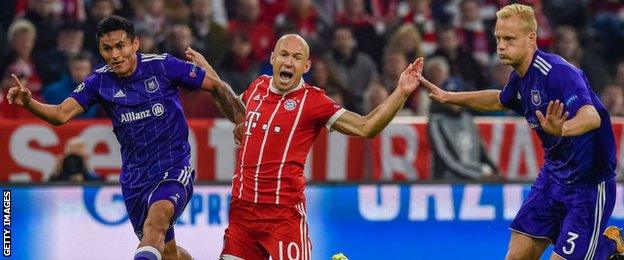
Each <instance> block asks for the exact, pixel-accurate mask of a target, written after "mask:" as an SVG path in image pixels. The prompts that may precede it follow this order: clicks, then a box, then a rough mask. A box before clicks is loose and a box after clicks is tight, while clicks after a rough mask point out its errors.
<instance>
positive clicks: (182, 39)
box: [163, 24, 206, 60]
mask: <svg viewBox="0 0 624 260" xmlns="http://www.w3.org/2000/svg"><path fill="white" fill-rule="evenodd" d="M188 47H192V48H193V49H195V50H196V51H198V52H200V53H205V52H206V50H204V49H202V48H201V47H200V46H197V45H196V44H195V41H194V39H193V34H192V33H191V28H189V26H188V25H186V24H175V25H173V26H171V30H170V31H169V37H168V38H167V41H165V46H164V48H163V49H165V50H167V52H169V54H171V55H173V56H174V57H176V58H178V59H181V60H185V59H186V56H185V54H184V52H185V51H186V48H188Z"/></svg>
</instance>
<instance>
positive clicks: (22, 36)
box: [0, 19, 41, 98]
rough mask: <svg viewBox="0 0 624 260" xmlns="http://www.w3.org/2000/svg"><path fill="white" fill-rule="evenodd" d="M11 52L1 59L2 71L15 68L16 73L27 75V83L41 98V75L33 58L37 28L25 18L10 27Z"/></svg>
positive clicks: (35, 94) (0, 68)
mask: <svg viewBox="0 0 624 260" xmlns="http://www.w3.org/2000/svg"><path fill="white" fill-rule="evenodd" d="M7 38H8V41H9V52H8V53H7V55H6V56H4V57H3V58H2V59H1V60H0V71H5V70H7V68H8V70H14V71H16V73H15V74H18V73H19V74H22V76H24V77H26V81H27V82H28V85H26V86H27V87H28V88H29V89H30V91H31V92H32V94H33V97H35V98H40V94H41V76H40V75H39V73H38V72H37V68H36V67H35V62H34V59H33V55H32V52H33V48H34V47H35V39H36V38H37V30H36V29H35V26H33V24H32V23H31V22H29V21H28V20H25V19H17V20H15V21H14V22H13V24H11V26H10V27H9V31H8V35H7Z"/></svg>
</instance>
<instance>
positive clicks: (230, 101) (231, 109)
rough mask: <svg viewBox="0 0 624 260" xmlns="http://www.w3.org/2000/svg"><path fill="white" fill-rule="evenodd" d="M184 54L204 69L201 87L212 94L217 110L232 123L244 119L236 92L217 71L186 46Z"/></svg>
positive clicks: (241, 105)
mask: <svg viewBox="0 0 624 260" xmlns="http://www.w3.org/2000/svg"><path fill="white" fill-rule="evenodd" d="M185 54H186V58H187V59H188V60H189V61H191V62H193V63H195V64H197V66H199V67H200V68H202V69H204V70H205V71H206V77H205V78H204V82H203V83H202V87H201V89H202V90H204V91H208V92H210V93H211V94H212V97H213V98H215V101H216V105H217V108H218V109H219V112H221V114H223V115H224V116H225V117H226V118H227V119H228V120H230V121H231V122H233V123H234V124H237V125H238V124H240V123H243V122H244V120H245V107H244V106H243V103H241V102H240V100H239V99H238V97H237V96H236V94H234V91H233V90H232V88H231V87H230V85H229V84H227V83H226V82H225V81H223V80H221V78H220V77H219V75H218V74H217V72H216V71H215V70H214V69H213V68H212V66H210V63H208V61H207V60H206V59H205V58H204V56H203V55H201V53H199V52H197V51H195V50H193V49H192V48H191V47H188V48H187V49H186V52H185Z"/></svg>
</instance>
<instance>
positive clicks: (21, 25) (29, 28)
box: [7, 19, 37, 42]
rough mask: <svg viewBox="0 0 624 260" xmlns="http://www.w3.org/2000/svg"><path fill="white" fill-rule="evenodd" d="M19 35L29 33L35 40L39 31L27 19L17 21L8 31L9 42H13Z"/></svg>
mask: <svg viewBox="0 0 624 260" xmlns="http://www.w3.org/2000/svg"><path fill="white" fill-rule="evenodd" d="M18 33H28V35H30V36H31V37H33V38H34V37H36V36H37V29H36V28H35V25H33V24H32V23H31V22H30V21H28V20H26V19H16V20H15V21H13V23H12V24H11V25H10V26H9V30H8V31H7V40H8V41H9V42H11V41H12V40H13V38H15V35H17V34H18Z"/></svg>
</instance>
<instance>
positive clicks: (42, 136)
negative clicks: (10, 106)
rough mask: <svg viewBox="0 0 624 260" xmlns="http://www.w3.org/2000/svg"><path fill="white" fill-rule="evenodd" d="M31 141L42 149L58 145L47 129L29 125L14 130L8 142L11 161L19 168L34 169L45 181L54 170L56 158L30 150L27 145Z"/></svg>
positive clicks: (50, 131) (57, 141) (46, 153)
mask: <svg viewBox="0 0 624 260" xmlns="http://www.w3.org/2000/svg"><path fill="white" fill-rule="evenodd" d="M31 141H35V142H37V143H38V144H39V145H40V146H42V147H50V146H55V145H58V143H59V140H58V137H57V136H56V133H55V132H54V131H53V130H52V129H50V128H49V127H46V126H42V125H34V124H29V125H24V126H20V127H18V128H17V129H15V131H14V132H13V133H12V134H11V139H10V140H9V149H10V151H11V159H13V160H14V161H15V163H16V164H17V165H19V166H21V167H24V168H27V169H36V170H37V171H38V172H40V173H41V174H43V178H42V179H43V180H47V179H48V177H49V175H50V174H51V171H52V169H54V165H55V163H56V157H55V156H54V155H53V154H51V153H49V152H46V151H40V150H36V149H33V148H31V147H30V146H29V145H28V144H29V143H30V142H31Z"/></svg>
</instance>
